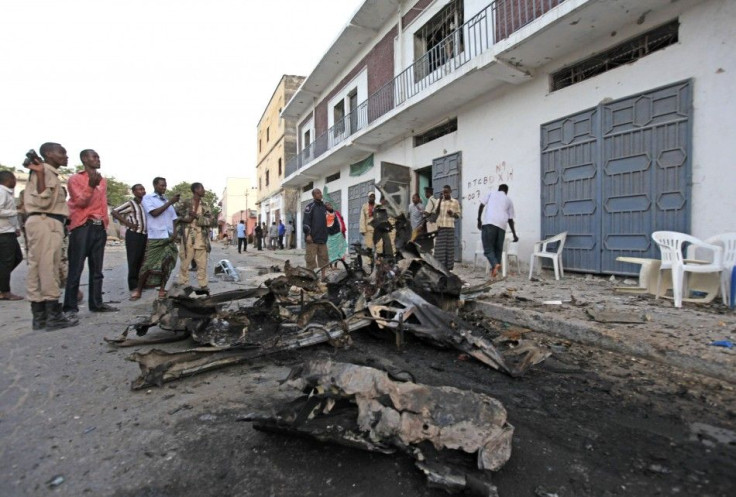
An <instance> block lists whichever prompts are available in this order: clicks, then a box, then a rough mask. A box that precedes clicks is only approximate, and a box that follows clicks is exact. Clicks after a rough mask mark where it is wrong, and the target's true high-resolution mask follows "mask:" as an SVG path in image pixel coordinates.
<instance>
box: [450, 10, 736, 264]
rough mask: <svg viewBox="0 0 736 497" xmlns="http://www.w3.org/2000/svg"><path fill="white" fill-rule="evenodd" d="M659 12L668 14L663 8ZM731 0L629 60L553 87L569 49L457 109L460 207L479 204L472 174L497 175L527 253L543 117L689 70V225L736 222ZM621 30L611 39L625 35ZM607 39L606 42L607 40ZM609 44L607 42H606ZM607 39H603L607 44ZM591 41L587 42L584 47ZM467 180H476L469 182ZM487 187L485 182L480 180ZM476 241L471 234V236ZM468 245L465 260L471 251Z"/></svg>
mask: <svg viewBox="0 0 736 497" xmlns="http://www.w3.org/2000/svg"><path fill="white" fill-rule="evenodd" d="M661 17H662V19H661V20H662V21H667V20H669V18H667V16H666V14H663V15H662V16H661ZM734 19H736V2H732V1H729V0H715V1H711V2H706V3H703V4H700V5H698V6H696V7H694V8H692V9H691V10H688V11H686V12H685V13H683V15H682V16H681V17H680V22H681V26H680V43H678V44H677V45H673V46H671V47H668V48H666V49H665V50H660V51H658V52H655V53H653V54H651V55H649V56H647V57H645V58H643V59H641V60H639V61H637V62H636V63H634V64H630V65H627V66H624V67H620V68H617V69H614V70H612V71H608V72H606V73H603V74H601V75H598V76H596V77H594V78H591V79H589V80H587V81H584V82H581V83H578V84H575V85H572V86H570V87H568V88H565V89H563V90H559V91H556V92H554V93H549V87H548V73H549V72H553V71H554V70H557V69H558V68H560V67H563V66H565V65H566V64H569V63H571V62H573V61H577V60H579V59H580V58H582V57H584V56H585V55H584V53H580V54H571V55H570V56H569V57H567V58H566V59H565V60H560V61H556V62H555V64H554V66H550V67H547V68H543V69H542V70H541V71H539V72H538V73H537V74H536V77H535V79H534V80H533V81H530V82H529V83H526V84H524V85H522V86H519V87H506V88H504V89H503V90H502V91H498V92H495V94H492V95H488V96H486V97H485V98H484V99H480V100H479V101H476V102H472V103H471V104H469V105H467V106H466V107H465V108H463V109H462V110H461V113H460V115H459V118H458V128H459V131H458V148H459V149H461V150H462V151H463V187H464V188H465V191H464V193H465V199H464V206H463V207H464V210H465V212H466V213H468V212H470V211H475V212H477V208H478V199H477V196H476V194H477V192H480V193H482V192H483V191H484V189H483V188H479V187H478V188H476V184H477V182H476V180H480V179H482V180H483V181H484V182H486V181H488V182H489V183H488V184H490V186H491V187H493V188H494V189H495V188H496V187H497V185H498V184H499V181H503V182H505V183H507V184H509V188H510V191H509V196H510V197H511V199H512V200H513V201H514V204H515V207H516V216H517V220H516V224H517V232H518V234H519V236H520V238H521V245H520V256H521V257H522V258H527V257H528V256H529V254H530V253H531V244H532V243H533V242H534V241H536V240H538V239H539V237H540V225H541V216H540V204H539V198H540V195H541V189H540V178H539V171H540V160H541V154H540V145H539V139H540V138H539V136H540V126H541V125H542V124H543V123H545V122H548V121H552V120H554V119H558V118H561V117H564V116H566V115H569V114H573V113H576V112H579V111H582V110H585V109H588V108H590V107H594V106H596V105H597V104H598V103H600V102H601V101H602V100H604V99H614V100H615V99H619V98H624V97H627V96H629V95H632V94H636V93H639V92H644V91H648V90H651V89H654V88H657V87H660V86H664V85H668V84H671V83H675V82H677V81H682V80H685V79H690V78H692V79H693V116H692V124H693V144H692V151H691V153H692V156H691V157H692V172H693V186H692V199H693V202H692V210H691V214H692V234H693V235H695V236H697V237H701V238H707V237H709V236H711V235H714V234H716V233H723V232H726V231H736V219H735V218H734V216H728V215H725V216H724V215H720V214H719V213H721V212H734V211H736V196H734V195H733V193H731V191H730V190H732V188H733V185H736V167H734V166H733V161H732V157H731V154H729V153H728V152H727V150H725V149H724V147H726V146H728V145H727V144H730V143H732V142H733V140H734V136H736V112H734V110H735V109H734V106H733V105H728V102H730V96H729V95H730V92H731V91H732V89H733V88H736V57H734V56H733V54H734V52H735V51H736V27H734V26H735V24H734ZM626 37H627V35H626V34H625V33H624V34H623V37H621V38H618V37H617V41H616V42H614V43H618V42H620V41H621V40H623V39H626ZM608 43H611V42H610V41H609V42H608ZM611 44H613V43H611ZM605 46H606V45H603V46H602V47H600V48H604V47H605ZM591 50H594V49H593V48H591V47H586V49H585V54H587V53H590V51H591ZM471 182H472V189H471V188H468V186H469V183H471ZM483 186H485V184H484V185H483ZM472 231H476V232H477V229H475V216H469V215H466V216H464V218H463V233H471V232H472ZM467 246H468V247H474V243H468V244H467ZM471 252H472V250H471V251H468V250H466V251H465V253H464V254H463V255H464V257H463V258H464V259H466V260H467V259H472V255H473V254H472V253H471Z"/></svg>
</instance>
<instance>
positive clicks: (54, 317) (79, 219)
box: [0, 142, 215, 331]
mask: <svg viewBox="0 0 736 497" xmlns="http://www.w3.org/2000/svg"><path fill="white" fill-rule="evenodd" d="M39 151H40V154H41V157H37V156H35V153H33V152H29V155H28V160H27V161H26V163H25V165H26V166H27V167H28V169H29V170H30V174H29V178H28V184H27V186H26V189H25V190H24V192H23V194H22V205H23V207H22V209H21V212H20V215H22V216H23V218H24V220H25V222H24V224H23V226H21V219H19V212H18V210H17V209H16V206H15V201H14V198H13V189H14V188H15V183H16V179H15V176H14V175H13V174H12V173H11V172H7V171H4V172H0V253H1V255H0V300H22V298H23V297H20V296H18V295H15V294H13V293H12V292H10V287H9V282H10V273H11V272H12V270H13V269H14V268H15V267H17V265H18V264H19V263H20V262H21V261H22V259H23V255H22V251H21V249H20V245H19V243H18V237H19V236H20V233H21V228H23V229H24V231H25V238H26V245H27V259H28V274H27V277H26V295H27V299H28V300H29V301H30V302H31V313H32V316H33V321H32V327H33V329H34V330H40V329H46V330H48V331H51V330H57V329H62V328H67V327H70V326H75V325H77V324H78V323H79V319H78V318H77V314H78V312H79V299H80V298H82V294H81V292H80V291H79V286H80V278H81V275H82V271H83V269H84V264H85V261H86V262H87V266H88V269H89V294H88V307H89V310H90V311H91V312H115V311H117V310H118V309H117V308H115V307H113V306H110V305H109V304H107V303H105V302H103V300H102V293H103V292H102V281H103V278H104V276H103V274H102V266H103V258H104V252H105V244H106V241H107V226H108V224H109V218H108V206H107V182H106V181H105V178H103V177H102V175H101V174H100V173H99V169H100V166H101V161H100V156H99V154H98V153H97V152H95V151H94V150H92V149H86V150H83V151H82V152H81V153H80V159H81V161H82V165H83V169H82V170H81V171H80V172H78V173H76V174H74V175H72V176H70V177H69V179H68V181H67V187H68V192H67V189H66V188H64V186H63V185H62V182H61V180H60V178H59V168H60V167H65V166H66V165H67V164H68V161H69V158H68V156H67V151H66V149H65V148H64V147H63V146H61V145H60V144H58V143H52V142H48V143H44V144H43V145H41V148H40V150H39ZM166 186H167V185H166V179H165V178H161V177H157V178H155V179H154V180H153V187H154V193H152V194H148V195H146V190H145V188H144V187H143V185H141V184H136V185H134V186H133V188H132V193H133V198H132V199H131V200H130V201H127V202H125V203H124V204H123V205H120V206H118V207H116V208H115V209H113V211H112V215H113V217H114V218H115V219H117V220H118V221H120V222H121V223H122V224H123V225H124V226H125V227H126V228H127V231H126V234H125V245H126V252H127V258H128V279H127V282H128V288H129V290H130V291H131V300H136V299H138V298H140V296H141V292H142V290H143V288H145V287H155V286H159V297H163V296H164V295H165V290H164V287H165V285H166V282H167V280H168V278H169V275H170V274H171V271H172V270H173V268H174V266H175V265H176V256H177V253H178V254H179V257H180V261H181V270H180V273H179V284H180V285H186V284H188V282H189V267H190V265H191V264H192V261H194V262H195V263H196V266H197V281H198V283H199V287H200V288H199V289H198V291H197V292H198V293H208V292H209V290H208V287H207V254H208V253H209V251H210V248H211V247H210V237H209V231H210V228H211V227H212V226H214V223H215V219H214V216H213V213H212V210H211V208H210V206H208V205H206V203H205V202H204V201H203V198H204V194H205V190H204V186H202V184H201V183H193V184H192V186H191V190H192V198H191V199H187V200H185V201H183V202H182V203H181V204H180V205H179V206H178V208H177V209H174V205H175V204H176V203H177V202H178V201H179V197H180V196H179V194H176V195H174V196H173V197H172V198H171V199H167V198H166V197H165V196H164V195H165V193H166ZM67 193H68V197H69V198H68V200H67ZM67 240H68V243H67ZM177 242H178V243H179V247H178V248H177V245H176V243H177ZM67 244H68V248H66V245H67ZM67 256H68V257H67ZM67 259H68V260H67ZM64 280H66V281H64ZM62 287H65V290H64V300H63V305H62V303H61V302H60V298H61V288H62Z"/></svg>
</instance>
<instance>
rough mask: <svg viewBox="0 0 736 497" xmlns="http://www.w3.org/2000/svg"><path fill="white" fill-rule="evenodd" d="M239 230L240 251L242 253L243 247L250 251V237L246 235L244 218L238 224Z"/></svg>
mask: <svg viewBox="0 0 736 497" xmlns="http://www.w3.org/2000/svg"><path fill="white" fill-rule="evenodd" d="M237 231H238V253H239V254H240V253H242V252H241V249H243V250H245V251H246V252H247V251H248V238H246V236H245V221H243V220H242V219H241V220H240V222H239V223H238V226H237Z"/></svg>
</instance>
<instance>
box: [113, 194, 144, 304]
mask: <svg viewBox="0 0 736 497" xmlns="http://www.w3.org/2000/svg"><path fill="white" fill-rule="evenodd" d="M131 191H132V192H133V199H132V200H128V201H127V202H125V203H124V204H122V205H119V206H117V207H115V208H114V209H113V210H112V217H114V218H115V219H116V220H117V221H118V222H119V223H120V224H122V225H123V226H125V227H126V228H128V229H126V230H125V252H126V253H127V255H128V290H130V291H131V292H133V291H134V290H135V289H136V288H138V273H139V272H140V270H141V264H143V256H144V255H145V254H146V240H147V239H148V235H147V231H146V213H145V211H144V210H143V206H142V205H141V201H142V200H143V197H144V196H145V194H146V188H145V187H144V186H143V185H141V184H140V183H138V184H136V185H133V188H131Z"/></svg>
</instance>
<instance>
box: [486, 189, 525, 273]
mask: <svg viewBox="0 0 736 497" xmlns="http://www.w3.org/2000/svg"><path fill="white" fill-rule="evenodd" d="M508 192H509V187H508V185H505V184H504V185H500V186H499V187H498V191H495V192H494V191H490V190H489V191H488V193H486V194H485V195H484V196H483V198H482V199H481V201H480V207H478V229H479V230H481V232H480V236H481V240H482V241H483V255H485V256H486V259H488V262H489V263H490V264H491V268H493V272H492V276H493V277H494V278H495V277H496V276H498V270H499V269H501V256H502V254H503V242H504V238H505V237H506V225H507V224H508V226H509V227H510V228H511V233H513V234H514V242H518V241H519V237H518V236H516V229H515V227H514V203H513V202H511V199H510V198H509V197H508Z"/></svg>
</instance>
